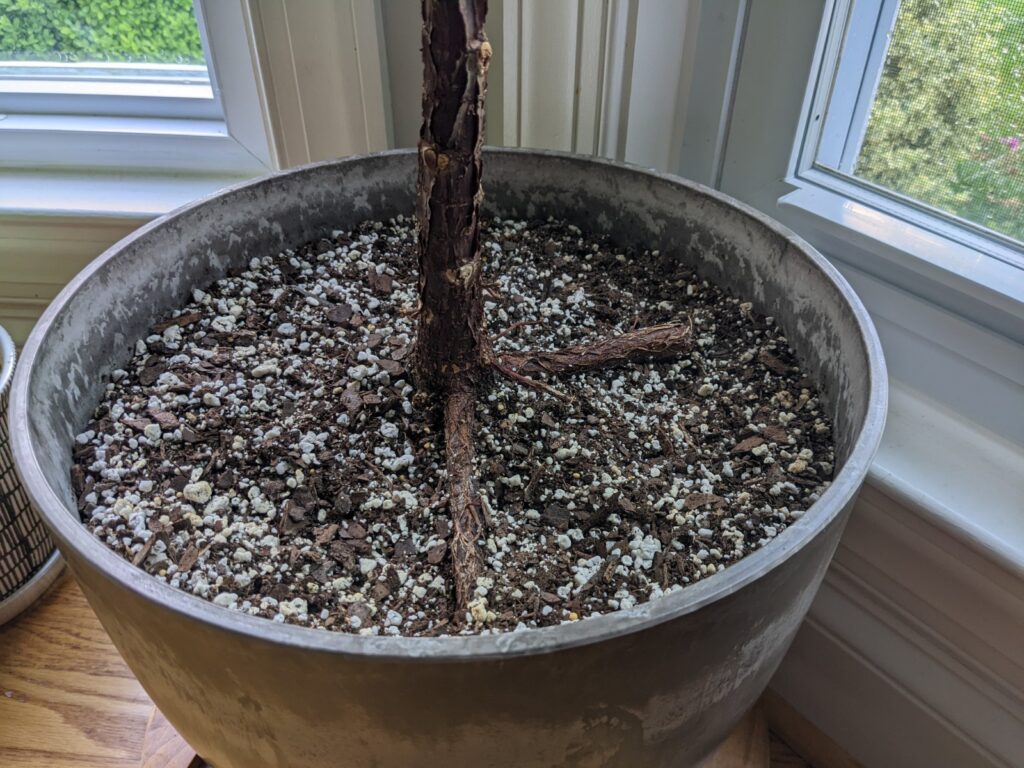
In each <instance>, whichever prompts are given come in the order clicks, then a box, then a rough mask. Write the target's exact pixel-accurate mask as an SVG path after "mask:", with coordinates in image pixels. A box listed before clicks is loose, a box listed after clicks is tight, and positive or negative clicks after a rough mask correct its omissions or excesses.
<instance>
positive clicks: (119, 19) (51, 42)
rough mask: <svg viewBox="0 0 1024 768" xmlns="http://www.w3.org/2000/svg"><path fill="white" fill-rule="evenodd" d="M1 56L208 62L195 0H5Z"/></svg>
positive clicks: (0, 16)
mask: <svg viewBox="0 0 1024 768" xmlns="http://www.w3.org/2000/svg"><path fill="white" fill-rule="evenodd" d="M0 60H7V61H19V62H25V61H31V62H65V63H76V62H107V63H113V62H118V63H120V62H131V63H148V64H178V65H202V66H203V67H204V68H205V65H206V60H205V58H204V56H203V48H202V45H201V43H200V41H199V27H198V25H197V24H196V17H195V13H194V11H193V8H192V0H0Z"/></svg>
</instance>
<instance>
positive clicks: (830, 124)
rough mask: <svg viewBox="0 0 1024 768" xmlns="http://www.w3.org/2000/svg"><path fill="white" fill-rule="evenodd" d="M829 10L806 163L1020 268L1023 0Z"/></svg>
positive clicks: (869, 2) (866, 1)
mask: <svg viewBox="0 0 1024 768" xmlns="http://www.w3.org/2000/svg"><path fill="white" fill-rule="evenodd" d="M842 6H846V8H845V15H844V14H843V11H844V9H843V7H842ZM837 17H838V19H840V20H841V23H842V25H843V26H842V27H841V28H840V29H839V32H841V34H834V35H833V36H832V38H833V39H832V40H831V42H830V44H831V48H832V51H831V55H832V56H833V57H834V58H835V59H836V64H835V69H834V70H833V72H834V79H833V80H832V81H831V82H830V83H819V105H820V109H818V108H816V109H815V114H814V119H815V121H817V122H820V123H821V125H820V126H817V127H816V130H817V135H816V136H815V135H814V132H813V131H812V133H811V134H809V136H810V138H811V139H812V141H813V140H814V139H816V144H813V145H811V146H810V147H809V148H808V150H809V151H810V153H811V157H810V158H809V161H810V162H809V163H807V164H805V167H808V166H809V167H810V168H814V169H818V170H821V171H824V172H825V174H826V175H832V176H833V177H839V178H842V179H844V180H845V181H848V182H851V183H852V184H855V185H857V186H859V187H861V188H862V189H864V190H866V191H868V192H874V193H877V197H876V198H875V200H876V202H879V203H880V204H881V205H882V207H883V208H884V207H888V208H889V210H890V211H892V210H896V208H898V207H899V206H903V207H904V210H903V211H902V215H904V217H905V218H908V219H910V220H915V216H916V220H917V221H918V222H923V221H926V220H928V219H930V220H931V222H932V224H931V226H933V227H936V228H940V229H942V230H943V231H944V232H946V233H952V236H953V237H954V239H960V240H961V241H962V242H963V241H967V240H969V241H970V244H971V245H972V246H973V247H977V246H978V245H979V243H982V241H987V242H988V243H990V244H992V245H993V247H994V248H993V252H994V250H995V248H996V247H998V246H999V245H1003V246H1008V247H1009V248H1008V250H1007V249H1006V248H1004V249H1000V251H999V253H1000V256H1001V257H1002V258H1006V259H1009V260H1011V261H1015V262H1016V263H1018V264H1021V263H1024V260H1022V259H1020V250H1019V248H1020V242H1019V241H1022V240H1024V0H902V2H901V1H900V0H854V2H852V3H838V4H837V14H836V15H834V17H833V18H834V19H836V18H837ZM834 26H837V25H836V24H834ZM823 71H826V72H827V71H828V70H827V68H826V69H824V70H823Z"/></svg>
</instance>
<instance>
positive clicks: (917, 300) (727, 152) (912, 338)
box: [688, 0, 1024, 444]
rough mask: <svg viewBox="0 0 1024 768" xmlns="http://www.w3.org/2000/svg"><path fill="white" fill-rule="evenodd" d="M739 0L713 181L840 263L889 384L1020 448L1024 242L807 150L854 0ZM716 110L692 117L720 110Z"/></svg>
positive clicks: (730, 30) (727, 39) (720, 51)
mask: <svg viewBox="0 0 1024 768" xmlns="http://www.w3.org/2000/svg"><path fill="white" fill-rule="evenodd" d="M729 1H730V2H732V3H734V4H736V5H737V6H738V10H739V13H740V17H741V21H740V22H739V23H737V24H735V25H733V24H729V25H726V27H725V28H724V31H723V36H722V38H721V39H720V40H718V41H717V44H716V45H714V46H708V49H709V50H710V51H711V53H712V54H714V55H718V56H722V57H724V56H728V55H729V54H728V51H729V50H730V48H731V47H734V45H733V44H734V43H735V42H736V40H739V46H738V48H739V54H738V61H737V62H736V70H737V75H736V77H735V82H734V83H733V84H732V87H731V88H730V92H729V93H728V94H727V96H726V99H725V102H726V103H728V104H729V105H730V110H729V120H728V124H727V125H725V126H724V127H723V128H722V131H723V132H724V138H720V139H719V141H720V143H721V144H722V146H723V147H724V150H723V152H722V162H721V172H720V174H718V175H717V176H716V177H710V178H709V179H708V180H709V181H710V183H712V184H714V185H715V186H717V187H718V188H720V189H721V190H722V191H723V192H726V193H727V194H730V195H733V196H734V197H737V198H739V199H740V200H743V201H744V202H747V203H749V204H751V205H753V206H754V207H756V208H759V209H760V210H762V211H764V212H765V213H767V214H768V215H770V216H773V217H774V218H776V219H778V220H779V221H781V222H782V223H783V224H786V225H787V226H789V227H791V228H792V229H794V230H795V231H796V232H798V233H799V234H800V235H802V236H803V237H804V238H806V239H807V240H809V241H810V243H811V244H812V245H814V246H815V247H817V248H818V249H819V250H820V251H822V253H823V254H824V255H825V256H826V257H828V258H829V259H830V260H832V261H833V263H834V264H835V265H836V266H837V267H838V268H839V269H840V271H841V272H842V273H843V274H844V275H845V276H846V277H847V279H848V280H849V281H850V282H851V283H852V284H853V286H854V287H855V288H856V290H857V292H858V294H859V295H860V297H861V299H862V300H863V302H864V303H865V305H866V306H867V308H868V310H869V311H870V312H871V314H872V316H873V318H874V319H875V323H876V326H877V327H878V329H879V333H880V335H881V337H882V344H883V347H885V348H886V351H887V357H888V362H889V371H890V376H891V378H892V379H893V380H895V381H899V382H900V383H901V384H904V385H906V386H909V387H911V388H912V389H915V390H917V391H920V392H921V393H922V394H924V395H926V396H928V397H931V398H933V399H934V400H935V401H936V402H938V403H941V404H943V405H945V406H946V407H949V408H951V409H954V410H956V411H958V412H959V413H961V414H962V415H963V416H964V417H965V418H967V419H970V420H971V421H974V422H975V423H977V424H979V425H981V426H983V427H985V428H987V429H991V430H993V431H995V432H996V433H997V434H999V435H1001V436H1003V437H1004V438H1007V439H1009V440H1011V441H1013V442H1015V443H1018V444H1019V443H1024V411H1022V409H1021V408H1020V398H1021V392H1022V390H1024V269H1022V268H1021V267H1020V266H1019V263H1020V262H1019V261H1016V260H1017V259H1019V254H1020V251H1019V246H1017V245H1009V244H1003V243H1000V242H998V240H999V237H998V236H994V237H993V236H992V235H991V234H989V233H986V234H985V235H981V234H977V235H975V233H973V232H971V231H970V230H967V229H964V228H960V227H958V225H957V224H956V223H955V221H950V220H947V219H945V218H944V217H942V216H934V215H931V213H930V212H928V211H922V210H917V209H915V208H914V207H913V206H911V205H907V204H905V203H904V201H902V200H899V199H897V198H895V197H893V196H890V195H888V194H884V193H882V192H879V191H877V190H876V189H873V188H871V186H870V185H867V184H863V183H859V182H857V181H856V180H851V179H849V178H844V177H843V176H842V175H841V174H839V173H836V172H834V171H832V172H830V171H826V170H823V169H822V168H820V167H815V165H814V162H813V159H814V155H813V154H811V153H810V152H808V150H807V148H808V147H815V148H816V147H817V146H818V143H817V140H816V138H809V137H813V131H816V130H820V128H816V125H815V124H816V123H820V121H821V119H822V111H821V105H822V104H823V103H824V102H823V99H824V96H823V95H822V94H823V93H826V94H827V93H828V92H830V91H831V89H832V88H833V85H834V83H835V82H836V77H837V67H838V62H839V46H840V44H841V41H842V39H843V36H842V33H843V31H844V30H845V29H846V25H847V24H848V23H849V19H850V15H849V12H850V9H851V5H852V3H851V2H849V0H813V1H812V0H773V2H772V3H758V2H750V1H749V0H729ZM709 2H711V0H706V1H705V3H704V6H705V7H707V6H708V4H709ZM854 2H855V3H862V4H871V3H873V5H874V8H875V10H876V12H877V9H878V8H879V5H878V3H877V1H876V0H854ZM713 7H714V8H716V9H717V8H718V4H717V2H714V5H713ZM861 7H862V8H864V7H866V6H865V5H861ZM876 18H877V16H876ZM708 66H709V64H708V63H707V62H704V61H701V62H698V67H703V68H704V70H705V71H706V69H707V67H708ZM872 87H873V84H872ZM720 101H721V99H719V100H718V101H713V102H708V103H704V102H700V103H690V104H689V105H688V109H689V110H690V111H691V112H692V113H696V112H700V111H703V112H707V113H709V114H710V113H711V111H712V110H716V109H717V110H720V109H721V107H722V104H721V103H719V102H720ZM1000 249H1006V250H1005V251H1003V252H1000ZM993 255H995V258H993Z"/></svg>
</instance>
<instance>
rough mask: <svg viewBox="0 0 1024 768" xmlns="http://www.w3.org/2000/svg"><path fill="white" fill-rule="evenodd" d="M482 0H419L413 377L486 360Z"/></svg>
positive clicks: (473, 371) (464, 373)
mask: <svg viewBox="0 0 1024 768" xmlns="http://www.w3.org/2000/svg"><path fill="white" fill-rule="evenodd" d="M486 15H487V2H486V0H423V126H422V128H421V129H420V142H419V178H418V188H417V217H418V221H419V233H418V237H419V259H420V275H419V294H420V311H419V329H418V331H417V336H416V348H415V352H416V357H415V366H416V374H417V377H418V380H419V383H420V386H421V387H423V388H425V389H427V390H431V391H433V392H435V393H438V394H446V393H447V392H448V391H449V390H450V389H451V387H452V384H453V382H454V381H456V380H461V381H465V380H467V379H468V380H469V381H470V382H475V381H476V379H477V376H478V372H479V370H480V367H481V362H482V359H483V351H484V349H485V347H486V339H485V338H484V335H483V295H482V288H481V280H480V277H481V267H482V264H481V259H480V200H481V198H482V196H483V191H482V188H481V186H480V173H481V157H480V155H481V149H482V147H483V135H484V108H483V107H484V96H485V94H486V92H487V65H488V62H489V61H490V58H491V46H490V44H489V43H488V42H487V38H486V36H485V35H484V29H483V27H484V19H485V17H486Z"/></svg>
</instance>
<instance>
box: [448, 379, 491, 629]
mask: <svg viewBox="0 0 1024 768" xmlns="http://www.w3.org/2000/svg"><path fill="white" fill-rule="evenodd" d="M475 407H476V393H475V392H474V391H473V390H472V389H471V388H468V387H467V388H460V389H456V390H454V391H452V392H451V393H450V394H449V395H448V399H447V400H446V401H445V405H444V434H445V457H446V461H447V464H448V511H449V513H450V514H451V516H452V528H453V530H452V538H451V546H450V553H451V558H452V573H453V574H454V578H455V611H456V621H458V622H461V621H462V620H463V617H464V616H465V615H466V611H467V610H469V604H470V602H471V601H472V600H473V592H474V590H475V589H476V580H477V577H478V576H479V575H480V574H481V572H482V571H483V559H482V557H481V554H480V547H479V546H478V544H477V542H478V541H479V539H480V536H481V523H480V497H479V495H478V494H477V492H476V489H475V488H474V487H473V457H474V455H475V452H476V450H475V447H474V445H473V432H474V429H473V427H474V414H473V412H474V408H475Z"/></svg>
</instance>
